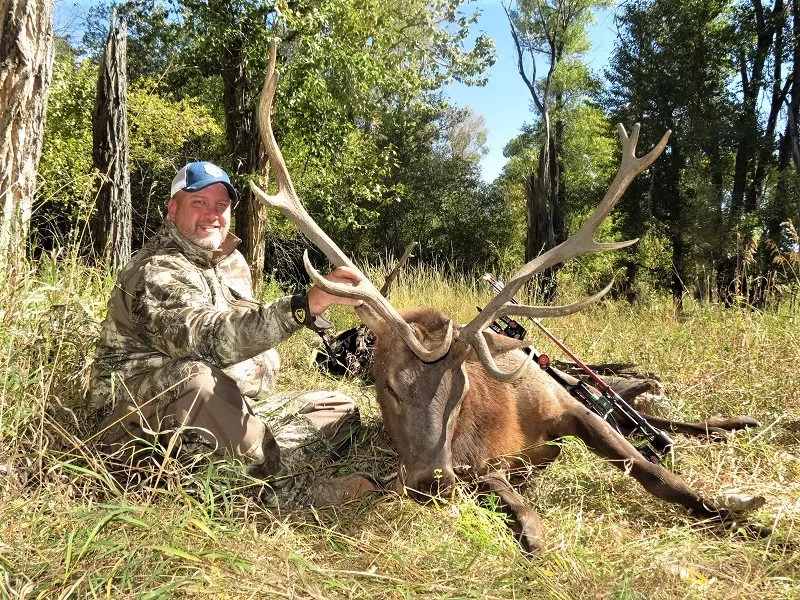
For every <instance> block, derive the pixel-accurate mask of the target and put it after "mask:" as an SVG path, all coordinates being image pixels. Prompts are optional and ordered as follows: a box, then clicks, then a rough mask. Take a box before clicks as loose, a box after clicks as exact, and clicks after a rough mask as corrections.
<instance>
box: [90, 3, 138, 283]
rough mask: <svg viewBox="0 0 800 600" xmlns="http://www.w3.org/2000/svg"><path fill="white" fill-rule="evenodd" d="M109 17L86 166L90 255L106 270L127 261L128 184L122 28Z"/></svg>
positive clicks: (128, 236) (129, 202)
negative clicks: (93, 187) (91, 206)
mask: <svg viewBox="0 0 800 600" xmlns="http://www.w3.org/2000/svg"><path fill="white" fill-rule="evenodd" d="M116 22H117V15H116V11H114V12H113V13H112V15H111V27H110V28H109V32H108V38H107V39H106V47H105V50H104V51H103V56H102V58H101V60H100V73H99V75H98V77H97V97H96V100H95V105H94V113H93V115H92V142H93V150H92V161H93V164H94V168H95V169H96V170H97V172H98V174H99V176H98V182H99V185H98V190H97V197H96V199H95V211H94V214H93V218H92V243H93V247H94V252H95V255H96V256H97V257H98V258H99V259H100V260H102V261H104V262H105V263H106V264H107V265H108V266H109V267H110V268H111V269H114V270H116V269H119V268H120V267H122V265H124V264H125V263H126V262H128V259H130V257H131V229H132V225H131V183H130V171H129V168H128V109H127V101H128V78H127V75H126V73H125V70H126V62H127V60H126V52H127V27H126V24H125V21H124V20H121V21H120V23H119V26H117V23H116Z"/></svg>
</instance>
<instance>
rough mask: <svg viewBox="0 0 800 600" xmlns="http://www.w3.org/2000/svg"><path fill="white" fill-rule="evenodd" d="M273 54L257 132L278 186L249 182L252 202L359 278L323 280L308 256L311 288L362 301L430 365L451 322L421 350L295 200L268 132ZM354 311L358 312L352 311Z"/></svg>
mask: <svg viewBox="0 0 800 600" xmlns="http://www.w3.org/2000/svg"><path fill="white" fill-rule="evenodd" d="M276 54H277V49H276V44H275V42H274V41H273V42H272V44H271V45H270V52H269V65H268V66H267V73H266V76H265V77H264V88H263V90H262V91H261V97H260V99H259V101H258V129H259V132H260V134H261V140H262V142H263V143H264V147H265V149H266V151H267V157H268V159H269V164H270V166H271V167H272V171H273V173H274V175H275V182H276V184H277V186H278V193H277V194H274V195H269V194H267V193H265V192H264V191H263V190H262V189H261V188H259V187H258V185H256V184H255V183H254V182H253V181H251V182H250V189H251V190H253V193H254V195H255V196H256V198H258V199H259V200H261V201H262V202H264V203H265V204H266V205H267V206H269V207H271V208H276V209H278V210H279V211H281V212H282V213H283V214H284V215H286V216H287V217H288V218H289V219H290V220H291V221H292V222H293V223H294V224H295V225H296V226H297V228H298V229H299V230H300V231H301V232H302V233H303V234H305V236H306V237H308V239H309V240H311V242H312V243H313V244H314V245H315V246H316V247H317V248H319V249H320V250H322V252H323V253H324V254H325V256H327V257H328V260H330V261H331V262H332V263H333V264H334V266H336V267H340V266H348V267H350V268H352V269H355V270H356V271H357V272H358V273H359V274H360V275H361V277H362V279H361V281H360V282H359V284H358V285H355V286H352V285H346V284H339V283H334V282H331V281H329V280H327V279H325V278H324V277H323V276H322V275H320V274H319V272H318V271H317V270H316V269H314V267H313V266H311V262H310V261H309V259H308V252H306V253H305V254H304V255H303V262H304V264H305V267H306V271H308V275H309V277H311V280H312V281H313V282H314V284H315V285H317V286H319V287H320V288H321V289H323V290H324V291H326V292H328V293H329V294H335V295H337V296H344V297H347V298H356V299H359V300H363V301H364V302H365V303H366V304H367V305H368V306H370V307H371V308H372V309H373V310H374V311H375V312H376V313H378V314H379V315H380V316H381V318H383V320H384V321H385V322H386V323H387V324H388V325H389V326H390V327H391V329H392V331H394V332H395V334H396V335H398V336H400V337H401V338H402V339H403V341H405V343H406V344H407V345H408V347H409V348H410V349H411V350H412V351H413V352H414V354H416V355H417V356H418V357H419V359H420V360H422V361H424V362H433V361H436V360H439V359H440V358H442V357H443V356H444V355H445V354H447V352H448V351H449V350H450V344H451V342H452V340H453V325H452V322H451V323H450V324H449V325H448V331H447V335H446V336H445V339H444V341H443V342H442V344H441V345H440V346H439V347H437V348H433V349H428V348H426V347H425V346H423V345H422V344H421V343H420V341H419V340H418V339H417V336H416V335H414V330H413V329H412V328H411V326H410V325H409V324H408V323H406V322H405V320H403V317H401V316H400V315H399V314H398V312H397V311H396V310H395V309H394V307H393V306H392V305H391V304H389V302H388V301H387V300H386V298H384V297H383V296H382V295H381V294H380V292H379V291H378V290H377V289H376V288H375V286H374V285H373V284H372V282H371V281H369V279H367V278H366V277H365V276H364V274H363V273H361V271H360V270H359V269H358V268H357V267H356V266H355V265H354V264H353V262H352V261H351V260H350V259H349V258H348V257H347V255H346V254H345V253H344V252H342V251H341V250H340V249H339V247H338V246H337V245H336V244H335V243H334V242H333V240H331V239H330V238H329V237H328V235H327V234H326V233H325V232H324V231H322V229H320V227H319V225H317V224H316V222H315V221H314V219H312V218H311V216H310V215H309V214H308V212H306V209H305V208H304V207H303V205H302V203H301V202H300V198H298V197H297V193H296V192H295V190H294V185H292V179H291V177H290V176H289V171H288V169H287V168H286V163H285V162H284V160H283V155H282V154H281V150H280V148H279V147H278V143H277V142H276V141H275V135H274V134H273V132H272V114H271V111H272V100H273V99H274V97H275V89H276V88H277V85H278V73H277V72H276V70H275V58H276ZM356 310H357V311H358V310H359V309H356Z"/></svg>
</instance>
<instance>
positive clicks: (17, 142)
mask: <svg viewBox="0 0 800 600" xmlns="http://www.w3.org/2000/svg"><path fill="white" fill-rule="evenodd" d="M52 13H53V3H52V0H0V107H2V110H0V165H2V166H3V167H2V169H0V197H2V199H3V200H2V201H3V212H2V214H1V215H0V266H2V268H3V270H7V269H8V268H9V267H14V266H18V265H19V264H20V262H21V260H22V259H23V258H24V256H25V242H26V240H27V238H28V230H29V227H30V219H31V211H32V207H33V197H34V194H35V192H36V172H37V170H38V168H39V159H40V158H41V155H42V140H43V139H44V121H45V113H46V109H47V96H48V93H49V91H50V82H51V80H52V75H53V21H52Z"/></svg>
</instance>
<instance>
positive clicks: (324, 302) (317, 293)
mask: <svg viewBox="0 0 800 600" xmlns="http://www.w3.org/2000/svg"><path fill="white" fill-rule="evenodd" d="M325 279H328V280H330V281H334V282H336V283H349V284H350V285H358V284H359V283H360V282H361V280H362V276H361V273H359V272H358V271H356V270H355V269H353V268H351V267H336V268H335V269H334V270H333V271H331V272H330V273H328V274H327V275H326V276H325ZM363 303H364V301H363V300H356V299H355V298H343V297H342V296H334V295H333V294H329V293H328V292H325V291H323V290H321V289H319V288H318V287H316V286H313V285H312V286H311V287H310V288H308V309H309V310H310V311H311V314H312V315H313V316H315V317H316V316H318V315H321V314H322V313H324V312H325V310H326V309H327V308H328V307H329V306H333V305H334V304H341V305H343V306H361V305H362V304H363Z"/></svg>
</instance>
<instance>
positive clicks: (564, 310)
mask: <svg viewBox="0 0 800 600" xmlns="http://www.w3.org/2000/svg"><path fill="white" fill-rule="evenodd" d="M612 287H614V280H613V279H612V280H611V283H609V284H608V285H607V286H606V287H604V288H603V289H602V290H600V291H599V292H597V293H596V294H594V295H593V296H589V297H588V298H583V299H581V300H578V301H577V302H573V303H571V304H565V305H563V306H525V305H524V304H505V305H503V306H502V307H501V308H500V310H498V311H497V315H496V316H498V317H500V316H503V317H508V316H512V315H513V316H516V317H528V318H529V319H540V318H542V317H566V316H567V315H572V314H575V313H576V312H579V311H581V310H583V309H584V308H586V307H587V306H591V305H592V304H594V303H595V302H599V301H600V300H601V299H602V298H603V296H605V295H606V294H607V293H608V292H610V291H611V288H612Z"/></svg>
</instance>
